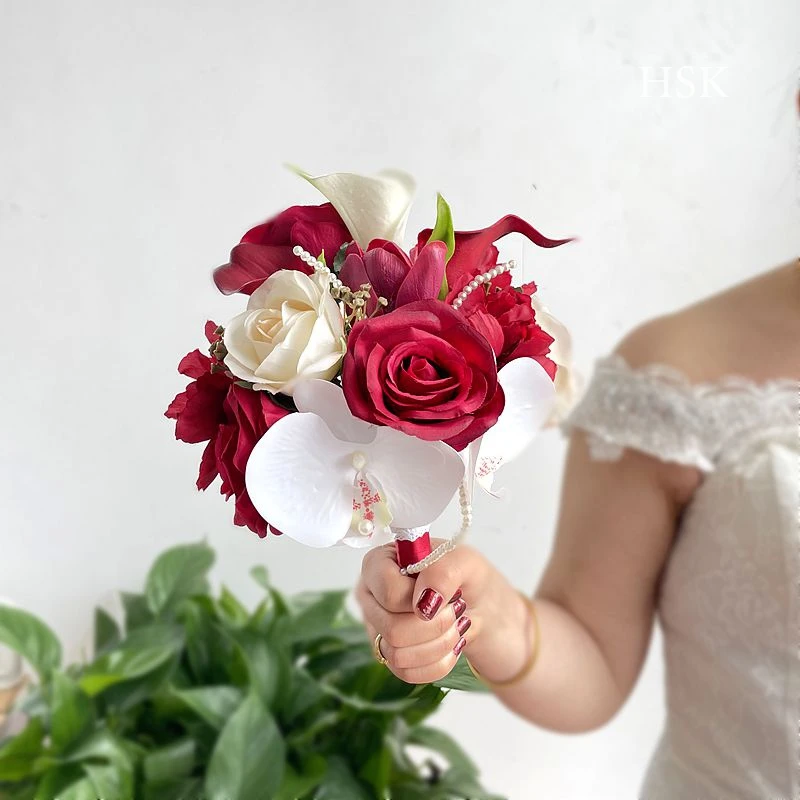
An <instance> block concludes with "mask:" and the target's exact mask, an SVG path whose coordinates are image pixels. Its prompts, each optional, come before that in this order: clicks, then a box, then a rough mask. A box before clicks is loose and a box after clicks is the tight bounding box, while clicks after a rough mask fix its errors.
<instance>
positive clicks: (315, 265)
mask: <svg viewBox="0 0 800 800" xmlns="http://www.w3.org/2000/svg"><path fill="white" fill-rule="evenodd" d="M292 252H293V253H294V254H295V255H296V256H297V257H298V258H299V259H300V260H301V261H302V262H303V263H304V264H308V266H309V267H311V269H313V270H314V272H316V273H318V274H319V275H330V276H331V286H332V287H333V288H334V289H341V288H342V282H341V281H340V280H339V278H337V277H336V275H334V274H333V273H332V272H331V271H330V269H329V268H328V266H327V265H326V264H324V263H323V262H322V261H320V260H319V259H317V258H314V256H312V255H311V253H309V252H308V250H303V248H302V247H300V245H299V244H296V245H295V246H294V247H293V248H292Z"/></svg>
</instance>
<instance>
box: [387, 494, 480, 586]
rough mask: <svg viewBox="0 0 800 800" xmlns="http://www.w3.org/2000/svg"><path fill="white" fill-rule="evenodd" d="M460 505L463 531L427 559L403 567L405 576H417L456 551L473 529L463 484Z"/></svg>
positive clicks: (402, 571)
mask: <svg viewBox="0 0 800 800" xmlns="http://www.w3.org/2000/svg"><path fill="white" fill-rule="evenodd" d="M458 503H459V506H460V507H461V529H460V530H459V531H458V533H456V535H455V536H453V538H452V539H448V540H447V541H446V542H442V543H441V544H440V545H439V546H438V547H437V548H436V549H435V550H433V551H432V552H431V553H430V554H429V555H427V556H425V558H423V559H422V560H421V561H417V563H416V564H410V565H409V566H407V567H403V568H402V569H401V570H400V572H401V573H402V574H403V575H415V574H416V573H418V572H422V570H424V569H427V568H428V567H430V566H431V564H435V563H436V562H437V561H438V560H439V559H440V558H442V557H444V556H446V555H447V554H448V553H449V552H450V551H451V550H455V548H456V545H457V544H458V542H459V541H460V540H461V539H463V538H464V537H465V536H466V535H467V534H468V533H469V530H470V528H471V527H472V505H471V504H470V502H469V500H468V499H467V486H466V484H465V483H462V484H461V486H460V487H459V489H458Z"/></svg>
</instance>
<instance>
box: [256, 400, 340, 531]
mask: <svg viewBox="0 0 800 800" xmlns="http://www.w3.org/2000/svg"><path fill="white" fill-rule="evenodd" d="M352 451H353V446H352V445H351V444H349V443H346V442H342V441H340V440H339V439H337V438H336V437H335V436H334V435H333V434H332V433H331V432H330V430H329V429H328V426H327V425H326V424H325V422H324V420H322V419H321V418H320V417H318V416H317V415H316V414H290V415H289V416H287V417H284V418H283V419H281V420H279V421H278V422H276V423H275V424H274V425H273V426H272V427H271V428H270V429H269V430H268V431H267V432H266V434H264V436H263V437H262V438H261V439H260V440H259V442H258V443H257V444H256V446H255V447H254V448H253V452H252V453H251V455H250V458H249V460H248V462H247V468H246V471H245V485H246V486H247V493H248V494H249V495H250V499H251V500H252V501H253V505H254V506H255V507H256V509H257V511H258V513H259V514H261V516H262V517H264V519H266V520H268V521H269V522H270V524H272V525H274V526H275V527H276V528H278V530H280V531H282V532H283V533H284V534H286V535H287V536H288V537H289V538H291V539H294V540H295V541H298V542H300V543H302V544H306V545H309V546H311V547H330V546H331V545H334V544H336V543H337V542H340V541H341V540H342V539H343V538H344V537H345V536H346V535H347V532H348V531H349V530H350V525H351V522H352V518H353V482H354V480H355V475H356V470H355V468H354V467H353V465H352Z"/></svg>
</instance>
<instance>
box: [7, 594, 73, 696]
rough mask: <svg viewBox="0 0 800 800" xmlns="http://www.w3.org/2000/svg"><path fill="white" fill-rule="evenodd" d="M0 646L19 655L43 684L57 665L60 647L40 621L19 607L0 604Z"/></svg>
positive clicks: (59, 659) (54, 636)
mask: <svg viewBox="0 0 800 800" xmlns="http://www.w3.org/2000/svg"><path fill="white" fill-rule="evenodd" d="M0 643H2V644H5V645H7V646H8V647H10V648H11V649H12V650H14V651H15V652H17V653H19V654H20V655H21V656H22V657H23V658H24V659H25V660H26V661H27V662H28V663H29V664H30V665H31V666H32V667H33V668H34V669H35V670H36V671H37V672H38V673H39V677H40V678H41V679H42V680H43V681H46V680H47V679H48V678H49V676H50V672H51V671H52V670H54V669H55V668H56V667H58V666H59V665H60V664H61V644H60V643H59V641H58V639H57V638H56V635H55V634H54V633H53V631H51V630H50V628H48V627H47V625H45V624H44V622H42V621H41V620H40V619H38V618H37V617H34V616H33V614H29V613H28V612H27V611H22V610H21V609H19V608H11V606H4V605H0Z"/></svg>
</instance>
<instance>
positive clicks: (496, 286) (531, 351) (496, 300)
mask: <svg viewBox="0 0 800 800" xmlns="http://www.w3.org/2000/svg"><path fill="white" fill-rule="evenodd" d="M469 280H470V278H469V276H468V275H465V276H463V277H462V278H461V279H460V280H459V282H458V283H457V284H456V285H455V287H454V288H455V291H456V293H458V292H460V291H461V289H463V288H464V286H465V285H466V284H467V283H469ZM485 287H486V288H485V289H483V288H481V289H477V290H475V291H473V292H470V294H469V296H468V297H467V299H466V300H465V301H464V303H463V304H462V306H461V308H460V309H459V311H460V312H461V313H462V314H463V315H464V317H465V319H466V320H467V321H468V322H469V323H470V325H472V326H473V327H474V328H475V329H476V330H477V331H478V332H479V333H481V334H483V336H485V337H486V339H488V341H489V344H491V346H492V350H494V353H495V356H496V357H497V368H498V369H502V367H504V366H505V365H506V364H508V363H509V361H514V359H516V358H524V357H527V358H533V359H536V361H538V362H539V363H540V364H541V365H542V366H543V367H544V369H545V371H546V372H547V374H548V375H549V376H550V377H551V378H553V379H555V376H556V365H555V363H554V362H553V361H552V360H551V359H550V358H548V357H547V354H548V353H549V352H550V345H552V344H553V342H554V341H555V340H554V339H553V337H552V336H550V334H548V333H545V331H543V330H542V328H541V326H540V325H539V323H538V322H537V321H536V312H535V311H534V309H533V306H532V305H531V296H532V295H534V294H535V293H536V284H535V283H526V284H525V285H524V286H520V287H519V288H518V289H517V288H515V287H514V286H512V285H511V275H509V274H508V273H507V272H506V273H503V274H502V275H500V276H498V277H497V278H493V279H492V282H491V283H490V284H485Z"/></svg>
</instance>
